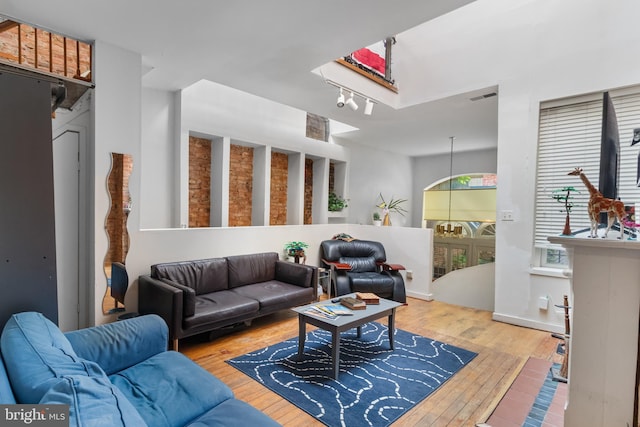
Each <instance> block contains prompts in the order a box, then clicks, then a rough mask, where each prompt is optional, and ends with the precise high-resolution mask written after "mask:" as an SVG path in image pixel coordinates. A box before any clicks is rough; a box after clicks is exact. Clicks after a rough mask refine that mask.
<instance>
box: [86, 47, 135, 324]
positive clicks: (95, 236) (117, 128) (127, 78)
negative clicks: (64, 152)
mask: <svg viewBox="0 0 640 427" xmlns="http://www.w3.org/2000/svg"><path fill="white" fill-rule="evenodd" d="M94 54H95V62H94V67H95V84H96V89H95V91H94V94H93V97H92V101H93V103H92V113H93V123H94V132H95V135H94V141H93V142H94V146H93V159H92V164H91V165H89V166H90V169H92V170H93V174H94V177H95V179H94V183H93V184H94V186H93V195H94V200H93V212H92V213H93V215H92V221H91V225H92V226H93V231H94V232H93V233H92V237H91V240H92V241H91V245H90V248H92V250H93V251H94V252H93V254H92V262H91V265H90V271H92V272H93V275H92V277H91V279H90V280H91V283H92V285H93V286H92V288H93V289H95V295H94V298H93V302H94V319H95V323H104V322H105V321H106V318H105V316H103V315H102V298H103V296H104V293H105V291H106V278H105V274H104V270H103V263H104V257H105V255H106V253H107V245H108V242H107V240H108V239H107V234H106V232H105V218H106V216H107V212H108V211H109V203H110V202H109V194H108V193H107V186H106V179H107V174H108V173H109V169H110V167H111V153H112V152H117V153H128V154H131V155H132V156H133V159H134V168H133V171H132V174H131V178H130V181H129V190H130V193H131V199H132V200H133V201H134V210H133V211H132V212H131V215H129V221H128V229H129V233H130V236H131V247H132V248H133V247H135V245H136V244H137V242H136V240H135V235H136V233H135V230H137V229H138V228H139V224H140V210H139V209H135V203H136V201H137V200H140V170H141V163H142V162H139V161H138V159H140V151H141V150H140V124H141V87H142V85H141V80H140V73H141V63H142V62H141V58H140V55H138V54H135V53H132V52H129V51H126V50H123V49H121V48H118V47H115V46H113V45H110V44H107V43H103V42H100V41H99V40H98V41H96V43H95V48H94ZM136 165H137V166H136Z"/></svg>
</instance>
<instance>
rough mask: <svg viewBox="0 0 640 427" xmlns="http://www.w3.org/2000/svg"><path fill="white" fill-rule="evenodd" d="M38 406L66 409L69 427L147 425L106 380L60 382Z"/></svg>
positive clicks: (63, 379)
mask: <svg viewBox="0 0 640 427" xmlns="http://www.w3.org/2000/svg"><path fill="white" fill-rule="evenodd" d="M39 403H41V404H62V405H69V426H70V427H80V426H95V427H98V426H104V427H119V426H123V427H139V426H145V425H146V423H145V422H144V420H143V419H142V417H140V414H138V411H136V409H135V408H134V407H133V405H131V403H130V402H129V401H128V400H127V398H126V397H124V395H123V394H122V393H121V392H120V390H118V389H117V388H116V387H115V386H114V385H113V384H111V383H110V382H109V380H108V379H107V378H106V377H105V378H91V377H82V376H71V377H62V378H59V379H57V380H56V382H55V384H53V386H52V387H51V388H50V389H49V390H48V391H47V393H46V394H45V395H44V396H43V397H42V399H41V400H40V402H39Z"/></svg>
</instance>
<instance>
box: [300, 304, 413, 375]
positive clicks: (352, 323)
mask: <svg viewBox="0 0 640 427" xmlns="http://www.w3.org/2000/svg"><path fill="white" fill-rule="evenodd" d="M343 296H351V297H354V298H355V294H350V295H343ZM317 304H322V305H328V304H336V303H332V302H331V300H326V301H322V302H317V303H313V304H308V305H303V306H300V307H296V308H294V309H293V311H295V312H296V313H298V356H302V355H303V354H304V342H305V338H306V336H307V323H309V324H311V325H313V326H317V327H318V328H320V329H324V330H325V331H328V332H331V360H332V374H333V375H332V376H333V378H335V379H338V373H339V372H340V333H341V332H343V331H347V330H349V329H353V328H357V331H358V338H360V336H361V334H362V325H364V324H365V323H368V322H371V321H373V320H376V319H380V318H381V317H384V316H388V318H389V320H388V328H389V346H390V347H391V350H393V335H394V333H393V332H394V320H395V319H394V318H395V314H396V308H397V307H399V306H401V305H403V304H402V303H399V302H395V301H390V300H386V299H383V298H380V304H368V305H367V307H366V309H364V310H353V311H352V312H353V315H347V316H344V315H343V316H338V317H336V318H335V319H326V318H322V317H318V316H315V315H313V314H310V313H309V308H310V307H311V306H313V305H317Z"/></svg>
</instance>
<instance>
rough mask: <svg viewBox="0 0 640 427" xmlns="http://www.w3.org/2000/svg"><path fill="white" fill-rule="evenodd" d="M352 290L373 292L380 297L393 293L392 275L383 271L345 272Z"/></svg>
mask: <svg viewBox="0 0 640 427" xmlns="http://www.w3.org/2000/svg"><path fill="white" fill-rule="evenodd" d="M347 276H348V277H349V280H350V282H351V291H352V292H373V293H375V294H377V295H379V296H381V297H383V298H384V297H386V296H389V295H392V294H393V285H394V281H393V277H391V276H389V275H387V274H385V273H375V272H371V273H366V272H365V273H355V274H354V273H351V272H347Z"/></svg>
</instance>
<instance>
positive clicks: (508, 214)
mask: <svg viewBox="0 0 640 427" xmlns="http://www.w3.org/2000/svg"><path fill="white" fill-rule="evenodd" d="M500 214H501V218H502V220H503V221H513V211H502V212H500Z"/></svg>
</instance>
